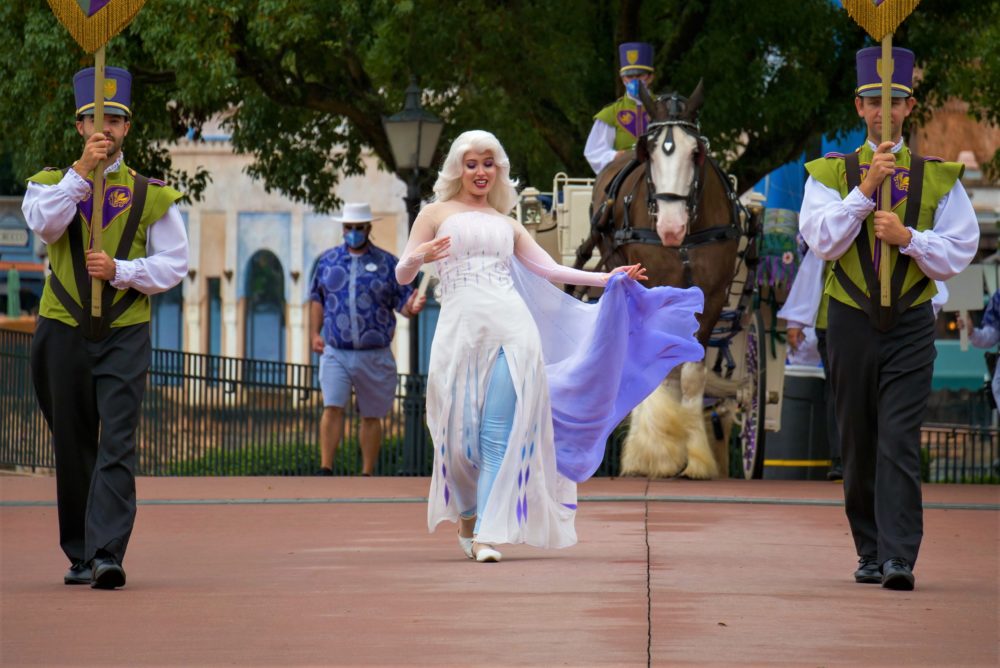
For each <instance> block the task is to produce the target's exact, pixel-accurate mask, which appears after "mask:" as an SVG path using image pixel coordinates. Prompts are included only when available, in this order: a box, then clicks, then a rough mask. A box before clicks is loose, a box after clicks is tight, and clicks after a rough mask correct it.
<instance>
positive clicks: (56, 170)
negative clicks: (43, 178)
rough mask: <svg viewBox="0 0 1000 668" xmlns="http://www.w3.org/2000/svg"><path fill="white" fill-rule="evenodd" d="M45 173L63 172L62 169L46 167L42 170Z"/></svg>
mask: <svg viewBox="0 0 1000 668" xmlns="http://www.w3.org/2000/svg"><path fill="white" fill-rule="evenodd" d="M42 171H43V172H61V171H62V167H46V168H45V169H43V170H42Z"/></svg>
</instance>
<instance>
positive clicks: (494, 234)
mask: <svg viewBox="0 0 1000 668" xmlns="http://www.w3.org/2000/svg"><path fill="white" fill-rule="evenodd" d="M509 174H510V162H509V160H508V158H507V155H506V153H505V152H504V149H503V147H502V146H501V145H500V143H499V142H498V141H497V139H496V137H494V136H493V135H492V134H490V133H488V132H484V131H479V130H476V131H470V132H465V133H463V134H462V135H460V136H459V137H458V138H457V139H456V140H455V142H454V143H453V144H452V146H451V149H450V151H449V153H448V157H447V158H446V160H445V163H444V166H443V168H442V170H441V172H440V175H439V177H438V180H437V182H436V184H435V186H434V191H435V194H436V195H437V198H436V201H435V202H433V203H431V204H428V205H427V206H425V207H424V208H423V210H422V211H421V212H420V215H419V216H418V217H417V219H416V221H415V223H414V225H413V229H412V231H411V233H410V238H409V241H408V243H407V245H406V249H405V251H404V253H403V255H402V257H401V258H400V261H399V263H398V265H397V267H396V276H397V279H398V280H399V282H400V283H402V284H405V283H409V282H411V281H412V280H413V279H414V277H415V276H416V275H417V272H418V271H419V269H420V267H421V266H422V265H423V264H424V263H425V262H436V263H437V271H438V275H439V277H440V280H441V295H442V296H441V312H440V316H439V319H438V323H437V329H436V331H435V334H434V341H433V344H432V346H431V356H430V372H429V375H428V385H427V423H428V427H429V428H430V432H431V436H432V438H433V441H434V473H433V478H432V481H431V489H430V496H429V504H428V518H427V519H428V526H429V529H430V530H431V531H433V530H434V528H435V527H436V525H437V524H438V523H440V522H441V521H443V520H450V521H453V522H454V521H460V526H459V544H460V545H461V547H462V550H463V551H464V552H465V554H466V556H468V557H469V558H470V559H476V560H477V561H480V562H487V561H499V560H500V558H501V555H500V552H499V551H497V550H496V548H495V547H494V544H496V543H529V544H531V545H535V546H539V547H566V546H569V545H572V544H574V543H575V542H576V531H575V528H574V517H575V513H576V483H575V482H574V479H571V477H572V478H575V479H576V480H577V481H579V480H581V479H586V477H589V475H591V474H592V473H593V470H592V469H594V468H596V466H595V465H593V464H592V463H581V464H579V465H578V464H575V463H574V460H575V459H576V458H578V457H579V456H580V454H581V453H579V452H576V451H577V450H579V449H580V443H582V442H584V441H588V442H589V441H598V440H599V441H600V442H599V443H597V444H596V446H595V444H593V443H591V444H588V446H586V447H588V448H589V449H590V450H594V449H595V447H597V448H599V449H600V450H601V452H598V453H597V454H596V456H597V462H598V463H599V461H600V460H599V458H600V455H601V454H602V452H603V440H601V439H603V438H606V436H607V433H606V431H607V430H608V428H607V427H606V426H605V423H606V422H608V421H609V420H608V419H604V420H603V421H601V420H598V421H596V422H595V421H594V420H593V419H592V417H591V416H590V415H588V413H593V412H594V409H593V406H589V407H588V406H587V405H586V404H584V405H583V406H581V409H580V412H582V413H583V414H584V415H585V416H584V417H581V416H578V415H566V414H564V413H562V412H560V413H559V415H558V416H557V419H556V431H559V426H560V425H565V428H564V429H562V431H563V432H564V433H565V435H566V436H567V438H566V439H565V440H566V442H567V447H566V448H565V449H566V454H565V455H564V456H562V455H557V443H556V441H557V440H558V435H557V434H555V433H554V427H553V424H554V423H553V407H552V404H551V403H550V384H549V381H550V378H549V376H550V374H552V373H557V374H558V373H561V372H560V371H559V370H558V369H560V368H562V370H563V371H565V372H566V376H567V378H568V379H569V380H570V382H574V383H586V384H592V383H589V382H588V379H587V378H583V377H582V376H580V374H579V372H580V370H581V369H583V368H589V367H592V366H593V364H590V363H587V360H581V359H579V357H580V355H579V354H576V355H574V353H582V354H584V355H587V354H594V353H593V351H594V350H595V345H596V346H597V347H598V348H599V342H597V343H595V341H594V337H595V332H596V330H598V329H600V328H601V325H600V322H601V321H602V317H601V314H600V313H599V312H600V309H599V307H598V306H597V305H585V304H582V303H580V302H576V301H575V300H572V299H570V298H568V297H565V296H564V295H562V293H561V291H559V290H558V289H557V288H555V287H554V286H552V285H551V284H549V283H545V282H544V281H541V282H542V283H544V285H543V286H540V285H538V282H540V281H539V279H538V278H532V277H531V275H532V274H533V275H534V276H535V277H541V278H543V279H546V281H557V282H569V283H573V284H576V285H592V286H605V285H606V284H608V283H609V279H611V277H612V275H614V274H622V275H623V276H624V277H625V278H624V279H619V278H617V277H616V278H615V280H614V281H612V284H614V285H619V284H625V283H628V284H630V287H628V288H624V289H619V290H618V292H621V293H622V296H621V298H620V299H618V300H617V302H616V303H618V304H619V310H624V309H628V308H630V307H631V305H632V304H633V302H637V301H642V295H640V299H639V300H636V299H635V296H634V295H635V294H637V293H631V292H628V290H635V289H637V290H638V291H639V292H652V291H646V290H645V289H643V288H641V287H640V286H636V284H635V282H634V281H635V280H636V279H638V280H644V279H645V275H644V270H643V269H642V268H641V267H640V266H639V265H633V266H628V267H619V268H616V269H615V270H614V271H612V272H611V273H594V272H585V271H577V270H574V269H568V268H565V267H562V266H560V265H558V264H556V263H555V262H554V261H553V260H552V259H551V258H550V257H549V256H548V254H547V253H546V252H545V251H544V250H543V249H542V248H541V247H540V246H538V244H537V243H536V242H535V241H534V239H533V238H532V237H531V235H530V234H529V233H528V232H527V231H526V230H525V229H524V227H523V226H522V225H521V224H520V223H519V222H518V221H516V220H514V219H513V218H511V217H510V216H508V215H506V214H508V213H509V212H510V211H511V210H512V209H513V207H514V205H515V204H516V201H517V194H516V191H515V189H514V185H515V184H514V183H513V182H512V181H511V179H510V176H509ZM524 269H527V270H528V272H530V274H529V273H528V272H525V271H524ZM533 281H534V282H533ZM610 290H611V285H609V286H608V290H607V291H606V294H607V293H608V292H610ZM664 290H671V289H669V288H666V289H664ZM675 293H677V294H675ZM660 297H661V299H660V301H661V302H663V301H664V300H666V301H669V302H671V304H670V306H671V307H673V308H674V310H675V312H676V314H677V317H678V318H680V319H682V320H683V322H680V324H679V330H680V333H679V334H672V336H673V337H674V338H675V339H677V340H678V341H676V342H674V343H673V344H672V348H671V352H672V353H673V354H672V356H670V357H671V360H672V361H673V363H679V362H680V361H687V360H688V359H691V358H693V357H696V358H700V356H701V349H700V346H697V343H696V342H695V341H694V338H693V334H694V330H695V329H696V327H697V324H696V322H695V319H694V313H695V312H696V311H698V310H700V307H701V293H700V292H699V291H697V290H696V289H695V290H694V291H691V290H688V291H674V292H672V293H670V295H666V294H661V295H660ZM601 301H602V302H604V301H605V298H602V300H601ZM609 301H613V300H609ZM626 302H628V305H626ZM658 308H661V309H662V308H663V305H662V304H661V305H660V306H659V307H658ZM539 309H542V310H541V311H539ZM546 309H547V310H546ZM608 315H610V316H612V317H610V318H608V317H605V318H604V320H610V321H616V322H617V321H621V319H622V318H621V316H619V315H616V314H608ZM648 315H649V314H647V313H643V314H641V317H638V319H636V318H637V316H633V322H632V328H635V327H636V326H637V325H640V324H643V322H645V319H646V318H647V317H648ZM660 315H662V313H661V314H660ZM625 319H626V320H628V318H627V315H626V317H625ZM541 321H544V322H542V326H543V329H549V330H556V331H555V332H554V333H553V334H552V335H551V336H548V337H547V336H546V335H540V332H539V324H540V322H541ZM658 329H659V330H662V329H663V328H662V327H659V328H658ZM660 338H661V339H662V337H660ZM546 339H547V340H546ZM671 340H672V341H673V339H671ZM618 343H619V345H621V341H619V342H618ZM692 344H693V345H692ZM657 345H659V346H660V347H661V348H662V347H663V346H664V344H663V343H662V341H661V342H660V343H658V344H657ZM588 351H590V352H588ZM660 357H664V355H662V354H661V355H660ZM591 361H594V362H598V365H599V360H591ZM546 363H549V367H546ZM618 366H619V367H621V366H622V364H621V363H619V365H618ZM625 366H628V364H627V363H626V364H625ZM660 366H661V367H662V366H663V365H662V364H661V365H660ZM671 366H672V364H671ZM554 370H555V371H554ZM599 373H600V372H599V371H598V375H597V376H596V377H597V379H598V382H599V383H607V384H610V385H611V386H612V387H611V393H610V394H609V393H608V392H604V396H603V397H601V398H600V399H599V404H598V406H599V408H598V411H599V412H602V413H603V414H611V413H613V412H615V411H612V410H610V409H609V407H608V406H607V404H608V400H609V398H610V401H611V403H612V404H614V403H616V401H615V400H616V397H618V396H619V395H620V394H621V392H620V391H617V390H616V388H618V385H619V384H621V385H623V386H624V385H628V382H626V381H624V380H623V379H622V378H620V376H621V374H622V373H623V370H622V369H621V368H619V369H618V370H617V371H616V373H617V374H618V375H619V378H615V379H607V378H601V377H600V375H599ZM574 374H575V376H574ZM588 374H589V376H590V377H594V376H595V374H594V373H593V372H590V371H586V372H584V375H588ZM664 375H665V374H664ZM664 375H660V376H659V378H660V379H662V378H663V377H664ZM657 382H658V381H657ZM646 384H648V383H646ZM653 387H655V383H654V384H653V385H652V386H651V387H649V388H648V389H647V388H646V387H645V386H643V387H642V388H640V389H639V391H640V392H642V393H644V394H643V395H642V396H640V397H638V398H637V399H635V400H634V401H635V403H638V402H639V401H641V400H642V399H643V398H644V397H645V395H646V394H648V391H651V390H652V389H653ZM566 389H567V391H568V392H569V393H571V392H572V391H573V388H572V387H569V388H566ZM601 404H603V405H601ZM633 406H634V404H633ZM617 408H618V411H617V412H618V413H620V412H621V408H622V407H621V406H618V407H617ZM631 408H632V406H627V407H625V411H626V412H627V410H629V409H631ZM557 412H558V411H557ZM569 412H570V413H572V412H573V411H569ZM598 417H600V416H598ZM603 417H605V418H608V415H604V416H603ZM621 417H623V416H622V415H615V416H610V418H609V419H610V420H612V421H613V422H614V423H617V420H619V419H621ZM613 426H614V424H611V427H612V428H613ZM586 456H587V457H589V459H591V460H593V459H594V454H593V453H590V454H589V455H586ZM560 457H562V459H563V460H564V462H560V461H557V460H558V459H559V458H560ZM561 463H562V464H564V466H560V464H561Z"/></svg>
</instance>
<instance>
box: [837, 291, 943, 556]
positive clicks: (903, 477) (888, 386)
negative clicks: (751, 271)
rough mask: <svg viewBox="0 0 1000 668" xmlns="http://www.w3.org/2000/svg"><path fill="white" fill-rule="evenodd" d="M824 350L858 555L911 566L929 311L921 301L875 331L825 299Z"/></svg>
mask: <svg viewBox="0 0 1000 668" xmlns="http://www.w3.org/2000/svg"><path fill="white" fill-rule="evenodd" d="M827 346H828V348H829V355H830V371H831V373H832V376H833V392H834V402H835V404H836V410H837V426H838V427H839V429H840V437H841V447H842V450H843V460H844V501H845V507H846V511H847V519H848V521H849V522H850V525H851V532H852V533H853V535H854V544H855V547H856V548H857V552H858V555H859V556H871V557H876V558H877V559H878V561H879V563H883V562H884V561H886V560H887V559H892V558H901V559H905V560H906V561H908V562H910V564H915V563H916V561H917V553H918V552H919V550H920V540H921V538H922V537H923V502H922V498H921V492H920V425H921V423H922V422H923V417H924V411H925V410H926V408H927V401H928V399H929V398H930V393H931V376H932V374H933V371H934V358H935V356H936V354H937V353H936V351H935V348H934V311H933V310H932V308H931V304H930V302H925V303H923V304H921V305H919V306H916V307H913V308H911V309H909V310H907V311H906V312H905V313H904V314H903V315H902V316H901V317H900V320H899V322H898V323H897V324H896V326H895V327H893V328H892V329H891V330H889V331H888V332H879V331H878V330H877V329H875V328H874V327H872V325H871V323H870V322H869V321H868V316H866V315H865V314H864V312H862V311H861V310H859V309H856V308H853V307H850V306H847V305H845V304H842V303H840V302H838V301H836V300H834V299H831V300H830V312H829V326H828V328H827Z"/></svg>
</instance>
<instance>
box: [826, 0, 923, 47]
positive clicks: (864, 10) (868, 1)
mask: <svg viewBox="0 0 1000 668" xmlns="http://www.w3.org/2000/svg"><path fill="white" fill-rule="evenodd" d="M841 1H842V2H843V3H844V9H846V10H847V14H848V15H849V16H850V17H851V18H852V19H854V22H855V23H857V24H858V25H859V26H861V27H862V28H864V30H865V32H866V33H868V34H869V35H871V36H872V39H874V40H876V41H879V42H881V41H882V38H883V37H885V36H886V35H888V34H890V33H893V32H896V28H898V27H899V24H900V23H902V22H903V20H904V19H905V18H906V17H907V16H909V15H910V14H912V13H913V10H914V9H916V8H917V5H919V4H920V0H884V1H882V0H875V2H872V0H841Z"/></svg>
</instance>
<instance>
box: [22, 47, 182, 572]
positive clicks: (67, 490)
mask: <svg viewBox="0 0 1000 668" xmlns="http://www.w3.org/2000/svg"><path fill="white" fill-rule="evenodd" d="M105 76H106V83H105V87H104V97H105V100H104V108H105V112H104V113H105V116H104V127H103V131H99V130H101V129H99V128H95V127H94V68H88V69H85V70H82V71H80V72H78V73H77V74H76V76H75V77H74V78H73V83H74V88H75V93H76V130H77V132H78V133H79V134H80V136H82V137H83V139H84V145H83V152H82V154H81V155H80V158H79V160H77V161H76V162H75V163H73V165H72V166H71V167H69V168H67V169H53V168H49V169H45V170H43V171H41V172H39V173H38V174H35V175H34V176H32V177H31V178H30V179H28V187H27V192H26V193H25V196H24V204H23V211H24V218H25V220H26V221H27V223H28V227H30V228H31V229H32V230H34V231H35V233H36V234H37V235H38V236H39V237H40V238H41V239H42V240H43V241H45V243H46V244H47V245H48V254H49V267H50V270H51V273H50V274H49V276H48V278H47V279H46V282H45V289H44V291H43V293H42V301H41V304H40V306H39V318H38V325H37V328H36V330H35V336H34V340H33V341H32V346H31V373H32V380H33V382H34V386H35V393H36V395H37V397H38V404H39V406H40V407H41V410H42V413H43V415H44V416H45V421H46V422H47V423H48V425H49V429H50V430H51V432H52V443H53V447H54V449H55V458H56V491H57V501H58V508H59V543H60V545H61V547H62V549H63V552H65V554H66V556H67V557H68V558H69V561H70V564H71V565H70V569H69V571H68V572H67V573H66V575H65V577H64V579H63V581H64V582H65V583H66V584H90V585H91V586H92V587H95V588H99V589H114V588H116V587H122V586H124V585H125V571H124V569H123V568H122V561H123V560H124V557H125V550H126V548H127V546H128V540H129V536H130V535H131V533H132V526H133V524H134V522H135V510H136V508H135V505H136V504H135V460H136V454H135V430H136V426H137V424H138V421H139V408H140V405H141V402H142V395H143V391H144V390H145V386H146V372H147V370H148V368H149V363H150V357H151V349H150V341H149V315H150V309H149V295H151V294H155V293H158V292H163V291H165V290H169V289H170V288H172V287H174V286H175V285H177V284H178V283H180V281H181V279H183V277H184V275H185V274H186V273H187V261H188V244H187V233H186V232H185V229H184V221H183V219H182V218H181V215H180V212H179V211H178V210H177V206H176V205H175V202H176V201H177V199H179V198H180V196H181V194H180V193H179V192H177V191H176V190H174V189H173V188H169V187H167V185H166V184H164V183H163V182H162V181H157V180H154V179H147V178H146V177H144V176H142V175H141V174H138V173H136V172H135V171H134V170H132V169H129V168H128V167H127V166H126V164H125V161H124V158H123V157H122V143H123V142H124V140H125V137H126V136H127V135H128V133H129V129H130V128H131V118H132V111H131V108H130V105H131V87H132V76H131V75H130V74H129V73H128V72H127V71H126V70H123V69H120V68H117V67H108V68H106V69H105ZM102 160H104V161H106V162H105V163H104V164H105V165H107V167H106V169H105V170H104V175H105V193H104V195H105V197H104V202H103V203H102V206H103V225H102V229H103V239H102V248H93V247H91V241H90V238H91V237H90V219H91V213H92V211H93V206H94V202H93V198H92V197H91V195H92V187H93V177H94V170H95V169H96V167H97V164H98V162H100V161H102ZM93 277H96V278H100V279H101V280H102V281H104V283H103V285H104V291H103V294H101V296H100V299H101V303H102V308H103V314H102V317H101V318H93V317H92V316H91V314H90V307H91V281H92V278H93Z"/></svg>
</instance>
